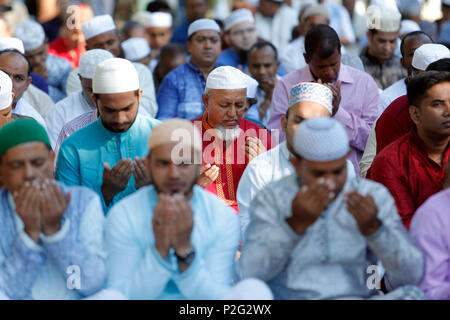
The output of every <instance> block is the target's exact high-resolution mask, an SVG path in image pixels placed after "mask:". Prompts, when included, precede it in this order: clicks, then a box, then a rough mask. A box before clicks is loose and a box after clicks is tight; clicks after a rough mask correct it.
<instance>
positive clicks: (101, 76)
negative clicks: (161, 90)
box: [92, 58, 139, 94]
mask: <svg viewBox="0 0 450 320" xmlns="http://www.w3.org/2000/svg"><path fill="white" fill-rule="evenodd" d="M138 89H139V77H138V73H137V71H136V68H135V67H134V66H133V64H132V63H131V62H130V61H128V60H126V59H122V58H112V59H108V60H104V61H102V62H100V63H99V64H98V65H97V67H96V68H95V71H94V77H93V78H92V92H93V93H99V94H102V93H103V94H107V93H122V92H129V91H135V90H138Z"/></svg>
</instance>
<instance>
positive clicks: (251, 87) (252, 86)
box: [244, 73, 258, 99]
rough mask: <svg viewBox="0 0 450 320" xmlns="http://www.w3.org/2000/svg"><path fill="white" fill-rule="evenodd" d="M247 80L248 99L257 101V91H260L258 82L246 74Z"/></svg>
mask: <svg viewBox="0 0 450 320" xmlns="http://www.w3.org/2000/svg"><path fill="white" fill-rule="evenodd" d="M244 76H245V78H246V80H247V99H256V90H257V89H258V81H256V80H255V79H253V78H252V77H250V76H249V75H247V74H245V73H244Z"/></svg>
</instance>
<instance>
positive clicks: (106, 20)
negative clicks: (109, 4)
mask: <svg viewBox="0 0 450 320" xmlns="http://www.w3.org/2000/svg"><path fill="white" fill-rule="evenodd" d="M116 28H117V27H116V25H115V23H114V20H113V18H112V17H111V16H110V15H109V14H104V15H101V16H95V17H93V18H92V19H91V20H89V21H86V22H85V23H83V24H82V25H81V31H83V35H84V38H85V39H86V40H89V39H91V38H93V37H95V36H98V35H99V34H102V33H105V32H108V31H111V30H116Z"/></svg>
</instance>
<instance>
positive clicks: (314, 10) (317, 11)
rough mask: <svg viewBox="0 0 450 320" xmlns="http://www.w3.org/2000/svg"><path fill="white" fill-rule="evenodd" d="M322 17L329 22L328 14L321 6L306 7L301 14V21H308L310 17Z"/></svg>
mask: <svg viewBox="0 0 450 320" xmlns="http://www.w3.org/2000/svg"><path fill="white" fill-rule="evenodd" d="M315 15H317V16H323V17H325V18H327V20H328V21H330V13H329V12H328V9H327V8H326V7H325V6H324V5H323V4H316V5H311V6H308V7H307V8H306V9H305V12H304V13H303V20H306V19H308V18H309V17H310V16H315Z"/></svg>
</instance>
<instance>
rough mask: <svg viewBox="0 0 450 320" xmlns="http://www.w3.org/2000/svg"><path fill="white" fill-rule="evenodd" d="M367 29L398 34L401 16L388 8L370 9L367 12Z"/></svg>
mask: <svg viewBox="0 0 450 320" xmlns="http://www.w3.org/2000/svg"><path fill="white" fill-rule="evenodd" d="M367 18H368V28H369V29H371V30H378V31H380V32H398V31H399V30H400V22H401V19H402V15H401V14H400V12H398V10H397V11H395V10H392V9H388V8H378V7H375V8H371V10H368V17H367Z"/></svg>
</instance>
